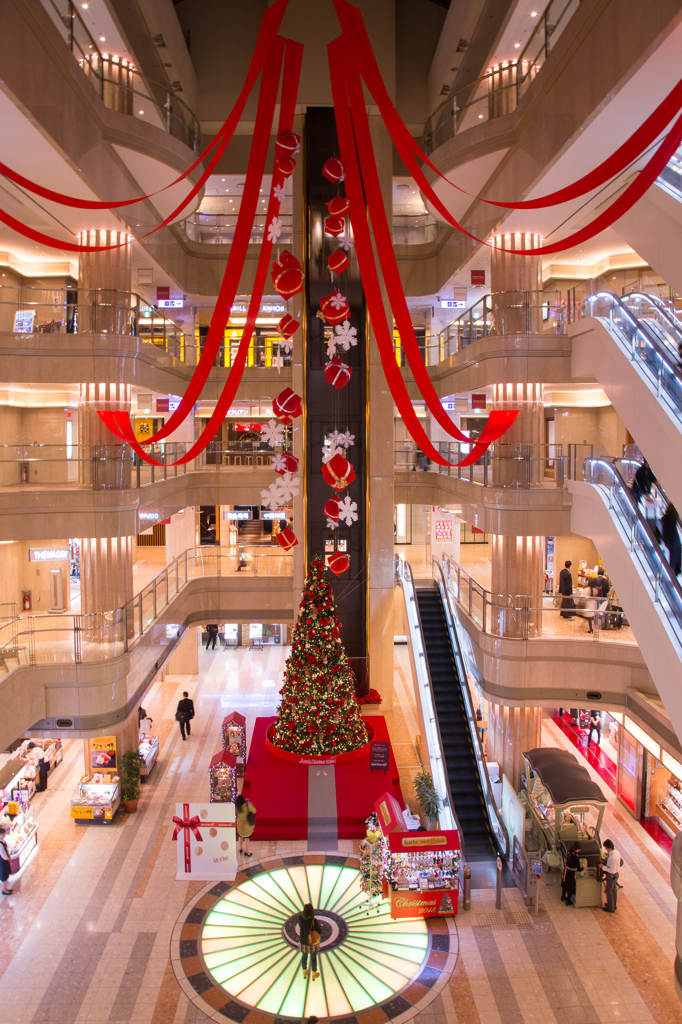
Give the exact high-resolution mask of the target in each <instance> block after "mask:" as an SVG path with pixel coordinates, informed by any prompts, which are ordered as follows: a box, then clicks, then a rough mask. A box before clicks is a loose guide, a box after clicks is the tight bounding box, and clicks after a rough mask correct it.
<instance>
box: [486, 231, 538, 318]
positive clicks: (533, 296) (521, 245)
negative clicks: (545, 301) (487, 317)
mask: <svg viewBox="0 0 682 1024" xmlns="http://www.w3.org/2000/svg"><path fill="white" fill-rule="evenodd" d="M490 243H491V253H490V293H491V294H490V301H491V304H492V307H493V324H494V328H493V329H494V332H495V334H541V333H542V294H541V293H542V257H540V256H512V255H511V254H510V253H508V252H504V251H503V249H523V250H528V251H530V250H532V249H537V248H538V246H540V245H541V243H542V239H541V237H540V235H534V234H532V233H531V232H529V231H514V232H512V233H510V234H504V235H495V236H494V237H493V238H491V240H490Z"/></svg>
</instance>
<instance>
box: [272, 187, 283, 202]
mask: <svg viewBox="0 0 682 1024" xmlns="http://www.w3.org/2000/svg"><path fill="white" fill-rule="evenodd" d="M272 194H273V196H274V197H275V199H276V200H277V202H278V203H281V202H282V200H283V199H284V185H275V187H274V188H273V190H272Z"/></svg>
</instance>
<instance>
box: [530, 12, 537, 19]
mask: <svg viewBox="0 0 682 1024" xmlns="http://www.w3.org/2000/svg"><path fill="white" fill-rule="evenodd" d="M530 16H531V18H537V16H538V12H537V11H531V12H530Z"/></svg>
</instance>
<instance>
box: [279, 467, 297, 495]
mask: <svg viewBox="0 0 682 1024" xmlns="http://www.w3.org/2000/svg"><path fill="white" fill-rule="evenodd" d="M299 482H300V481H299V479H298V477H297V476H295V475H294V474H293V473H284V475H283V476H282V479H281V480H280V481H279V488H280V492H281V494H282V495H283V498H284V501H290V500H291V499H292V498H296V497H298V485H299Z"/></svg>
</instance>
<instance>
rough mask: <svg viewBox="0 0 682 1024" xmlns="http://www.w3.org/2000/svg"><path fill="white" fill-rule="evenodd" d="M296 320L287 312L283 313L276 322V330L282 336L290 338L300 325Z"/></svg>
mask: <svg viewBox="0 0 682 1024" xmlns="http://www.w3.org/2000/svg"><path fill="white" fill-rule="evenodd" d="M300 326H301V325H300V323H299V322H298V320H294V318H293V316H290V315H289V313H285V314H284V316H283V317H282V319H281V320H280V322H279V323H278V324H277V330H278V331H279V333H280V334H281V335H282V337H283V338H290V337H291V336H292V335H293V334H295V333H296V331H297V330H298V329H299V327H300Z"/></svg>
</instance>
